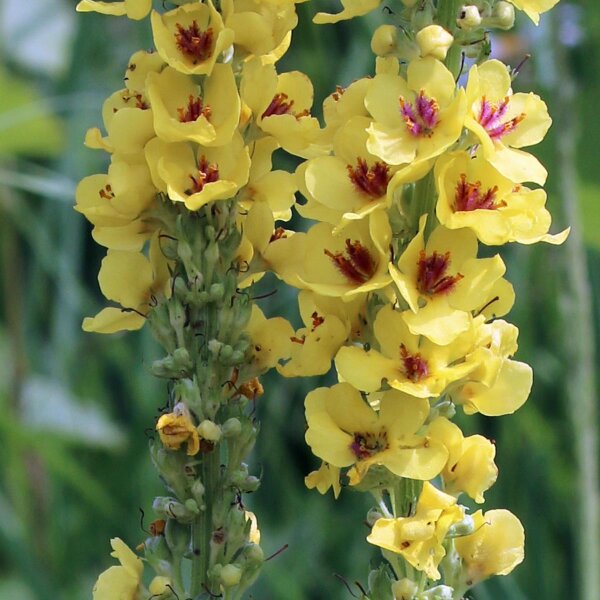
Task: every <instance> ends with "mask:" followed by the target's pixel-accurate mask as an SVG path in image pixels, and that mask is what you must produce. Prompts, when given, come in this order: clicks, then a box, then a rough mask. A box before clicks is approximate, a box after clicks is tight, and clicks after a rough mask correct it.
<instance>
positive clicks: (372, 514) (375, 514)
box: [367, 508, 383, 527]
mask: <svg viewBox="0 0 600 600" xmlns="http://www.w3.org/2000/svg"><path fill="white" fill-rule="evenodd" d="M378 519H383V515H382V514H381V511H380V510H378V509H377V508H371V509H369V512H368V513H367V523H368V524H369V527H373V525H375V521H377V520H378Z"/></svg>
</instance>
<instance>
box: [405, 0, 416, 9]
mask: <svg viewBox="0 0 600 600" xmlns="http://www.w3.org/2000/svg"><path fill="white" fill-rule="evenodd" d="M417 2H418V0H402V4H404V6H406V8H412V7H413V6H414V5H415V4H416V3H417Z"/></svg>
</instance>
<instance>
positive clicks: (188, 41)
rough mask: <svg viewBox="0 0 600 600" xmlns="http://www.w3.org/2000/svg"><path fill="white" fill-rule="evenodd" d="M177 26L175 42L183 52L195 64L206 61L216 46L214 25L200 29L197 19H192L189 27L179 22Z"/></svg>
mask: <svg viewBox="0 0 600 600" xmlns="http://www.w3.org/2000/svg"><path fill="white" fill-rule="evenodd" d="M175 27H176V28H177V33H175V44H176V45H177V48H179V50H180V51H181V52H182V54H184V55H185V56H187V57H188V58H190V59H192V62H193V64H195V65H196V64H198V63H201V62H204V61H205V60H208V59H209V58H210V57H211V56H212V54H213V46H214V31H213V29H212V27H209V28H208V29H207V30H206V31H200V28H199V27H198V23H197V22H196V21H192V24H191V25H190V26H189V27H183V26H182V25H180V24H179V23H177V24H176V25H175Z"/></svg>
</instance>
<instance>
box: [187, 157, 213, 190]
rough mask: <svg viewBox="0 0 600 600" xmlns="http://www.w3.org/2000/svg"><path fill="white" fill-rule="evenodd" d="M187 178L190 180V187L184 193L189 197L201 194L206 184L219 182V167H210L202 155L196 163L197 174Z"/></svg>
mask: <svg viewBox="0 0 600 600" xmlns="http://www.w3.org/2000/svg"><path fill="white" fill-rule="evenodd" d="M189 177H190V179H191V180H192V187H191V188H189V189H187V190H186V191H185V193H186V194H187V195H188V196H191V195H192V194H197V193H199V192H201V191H202V190H203V189H204V186H205V185H206V184H207V183H214V182H215V181H219V167H218V165H216V164H212V165H211V164H210V163H209V162H208V160H207V159H206V157H205V156H204V155H202V156H201V157H200V162H199V163H198V174H197V175H190V176H189Z"/></svg>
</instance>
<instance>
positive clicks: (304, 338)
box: [290, 335, 306, 346]
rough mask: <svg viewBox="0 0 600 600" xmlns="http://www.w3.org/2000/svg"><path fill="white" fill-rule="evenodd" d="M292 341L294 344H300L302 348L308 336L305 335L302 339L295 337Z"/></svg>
mask: <svg viewBox="0 0 600 600" xmlns="http://www.w3.org/2000/svg"><path fill="white" fill-rule="evenodd" d="M290 341H291V342H292V343H294V344H300V345H301V346H304V342H305V341H306V336H305V335H303V336H302V337H300V338H299V337H296V336H295V335H294V336H292V337H291V338H290Z"/></svg>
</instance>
